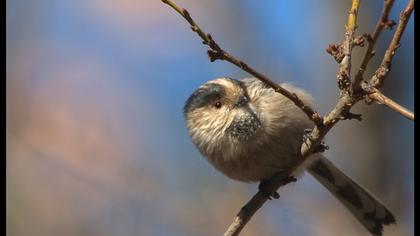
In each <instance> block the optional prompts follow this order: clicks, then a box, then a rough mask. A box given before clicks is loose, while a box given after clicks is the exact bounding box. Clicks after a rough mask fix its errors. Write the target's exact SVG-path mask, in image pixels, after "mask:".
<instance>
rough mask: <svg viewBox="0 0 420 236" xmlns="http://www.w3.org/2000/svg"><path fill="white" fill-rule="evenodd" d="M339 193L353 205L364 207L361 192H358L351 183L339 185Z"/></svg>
mask: <svg viewBox="0 0 420 236" xmlns="http://www.w3.org/2000/svg"><path fill="white" fill-rule="evenodd" d="M337 193H338V195H340V197H341V198H343V199H344V200H346V201H348V202H349V203H351V204H352V205H353V206H355V207H357V208H362V207H363V202H362V199H360V196H359V194H358V193H357V191H356V189H354V187H353V186H352V185H351V184H349V183H346V184H345V185H343V186H338V187H337Z"/></svg>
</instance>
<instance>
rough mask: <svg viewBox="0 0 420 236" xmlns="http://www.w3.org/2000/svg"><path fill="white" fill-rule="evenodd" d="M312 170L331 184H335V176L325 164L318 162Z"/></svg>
mask: <svg viewBox="0 0 420 236" xmlns="http://www.w3.org/2000/svg"><path fill="white" fill-rule="evenodd" d="M310 168H311V170H312V171H314V172H315V173H316V174H317V175H319V176H321V177H322V178H324V179H327V180H328V181H329V182H330V183H332V184H335V178H334V175H333V174H332V173H331V171H330V169H328V166H327V165H326V164H325V163H324V162H322V161H317V162H315V163H314V164H313V165H312V166H311V167H310Z"/></svg>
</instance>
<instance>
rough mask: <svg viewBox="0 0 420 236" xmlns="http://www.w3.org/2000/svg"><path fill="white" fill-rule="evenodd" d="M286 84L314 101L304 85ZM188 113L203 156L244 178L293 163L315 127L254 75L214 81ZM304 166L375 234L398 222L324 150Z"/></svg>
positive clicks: (257, 177) (304, 98)
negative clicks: (334, 163)
mask: <svg viewBox="0 0 420 236" xmlns="http://www.w3.org/2000/svg"><path fill="white" fill-rule="evenodd" d="M282 86H283V87H284V88H286V89H287V90H289V91H291V92H293V93H295V94H296V95H297V96H299V98H300V99H302V101H303V102H305V103H306V104H312V97H311V96H310V95H309V94H308V93H306V92H305V91H304V90H302V89H299V88H296V87H294V86H292V85H290V84H282ZM184 116H185V120H186V124H187V128H188V131H189V134H190V136H191V140H192V141H193V143H194V144H195V145H196V146H197V148H198V150H199V151H200V152H201V153H202V154H203V156H205V157H206V158H207V160H208V161H209V162H210V163H211V164H212V165H213V166H214V167H215V168H216V169H218V170H219V171H220V172H222V173H223V174H225V175H226V176H228V177H230V178H232V179H236V180H239V181H244V182H256V181H261V180H267V179H270V178H271V177H272V176H273V175H274V174H275V173H278V172H282V171H287V170H289V169H290V168H291V167H293V166H294V165H295V163H296V162H297V161H298V160H299V158H301V156H300V146H301V144H302V141H303V135H304V131H305V129H308V128H312V123H311V121H310V120H309V119H308V118H307V117H306V115H305V114H304V113H303V112H302V111H301V110H300V109H299V108H298V107H296V106H295V105H294V104H293V102H291V101H290V100H289V99H287V98H285V97H284V96H283V95H281V94H279V93H276V92H275V91H274V90H273V89H271V88H270V87H268V86H266V85H265V84H264V83H262V82H261V81H259V80H257V79H254V78H246V79H242V80H241V81H239V80H234V79H230V78H218V79H215V80H211V81H208V82H207V83H205V84H203V85H202V86H200V87H199V88H198V89H197V90H196V91H195V92H194V93H193V94H192V95H191V96H190V98H189V99H188V100H187V102H186V104H185V107H184ZM299 169H301V170H304V169H307V170H308V171H309V173H311V174H312V175H313V176H314V177H315V178H316V179H317V180H318V181H319V182H320V183H321V184H322V185H323V186H325V187H326V188H327V189H328V190H329V191H330V192H331V193H333V194H334V196H335V197H337V199H338V200H340V201H341V202H342V203H343V204H344V205H345V206H346V207H347V208H348V209H349V210H350V212H351V213H352V214H353V215H354V216H355V217H356V218H357V219H358V220H359V221H360V222H361V223H362V224H363V226H365V228H366V229H367V230H369V232H371V233H372V234H374V235H381V234H382V229H383V225H388V224H390V223H394V222H395V219H394V217H393V215H392V213H391V212H390V211H389V210H388V209H387V208H386V207H385V206H384V205H383V204H382V203H381V202H380V201H378V200H377V199H376V198H375V197H374V196H373V195H372V194H370V193H369V192H367V191H366V190H365V189H364V188H363V187H361V186H360V185H359V184H357V183H356V182H355V181H354V180H352V179H351V178H349V177H348V176H346V175H345V174H344V173H343V172H341V171H340V170H339V169H338V168H336V167H335V166H334V165H333V164H332V163H331V162H330V161H328V160H327V159H326V158H325V157H323V156H322V155H321V154H314V155H313V156H312V157H311V158H310V161H309V162H304V165H302V167H301V168H299Z"/></svg>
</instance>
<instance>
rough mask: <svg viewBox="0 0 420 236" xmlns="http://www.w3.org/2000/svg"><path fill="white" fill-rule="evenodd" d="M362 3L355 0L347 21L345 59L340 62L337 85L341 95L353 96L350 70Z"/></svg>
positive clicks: (344, 45) (344, 47)
mask: <svg viewBox="0 0 420 236" xmlns="http://www.w3.org/2000/svg"><path fill="white" fill-rule="evenodd" d="M359 5H360V1H359V0H353V1H352V4H351V9H350V11H349V16H348V19H347V25H346V32H345V34H344V42H343V44H342V47H343V48H342V50H343V55H344V57H343V59H342V60H341V62H340V66H339V69H338V73H337V84H338V88H339V89H340V90H341V93H343V92H346V93H350V94H352V93H353V91H352V89H353V88H352V84H351V81H350V70H351V52H352V49H353V38H354V31H355V30H356V28H357V23H356V22H357V12H358V10H359Z"/></svg>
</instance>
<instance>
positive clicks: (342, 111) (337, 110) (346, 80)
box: [162, 0, 414, 236]
mask: <svg viewBox="0 0 420 236" xmlns="http://www.w3.org/2000/svg"><path fill="white" fill-rule="evenodd" d="M162 1H163V2H164V3H166V4H168V5H169V6H171V7H172V8H173V9H175V10H176V11H177V12H178V13H179V14H180V15H182V16H183V17H184V18H185V19H186V20H187V21H188V23H189V24H190V25H191V29H192V30H193V31H194V32H196V33H197V34H198V35H199V36H200V38H201V39H203V43H204V44H206V45H207V46H208V47H209V50H208V51H207V53H208V55H209V57H210V60H211V61H215V60H226V61H228V62H230V63H232V64H234V65H236V66H238V67H239V68H241V69H242V70H244V71H246V72H248V73H250V74H252V75H253V76H255V77H256V78H258V79H259V80H261V81H262V82H264V83H266V84H267V85H269V86H270V87H272V88H273V89H274V90H275V91H276V92H278V93H281V94H282V95H284V96H285V97H287V98H289V99H290V100H291V101H293V102H294V103H295V105H297V106H298V107H299V108H300V109H302V110H303V111H304V112H305V114H306V115H307V116H308V117H309V118H310V119H311V120H312V121H314V123H315V124H316V126H315V127H314V128H313V129H312V131H311V133H310V134H309V135H308V136H307V138H306V139H305V141H304V142H303V144H302V146H301V155H302V158H300V159H299V162H298V163H297V164H296V165H295V166H294V167H293V168H290V169H289V170H288V171H287V172H286V171H285V172H282V174H277V175H275V176H273V178H272V179H271V180H270V181H268V182H266V184H265V187H264V193H262V192H261V191H258V192H257V193H256V194H255V195H254V196H253V197H252V198H251V199H250V200H249V201H248V203H247V204H246V205H245V206H244V207H242V208H241V210H240V211H239V213H238V214H237V215H236V217H235V218H234V221H233V222H232V224H231V225H230V226H229V228H228V230H227V231H226V232H225V234H224V235H225V236H230V235H238V234H239V233H240V231H241V230H242V228H243V227H244V226H245V225H246V224H247V222H248V221H249V220H250V219H251V217H252V216H253V215H254V214H255V212H256V211H257V210H258V209H259V208H261V206H262V205H263V204H264V203H265V202H266V201H267V200H268V197H267V196H270V195H272V194H273V193H275V192H276V191H277V189H278V188H280V187H281V186H283V185H285V184H287V183H288V182H287V179H288V177H289V176H290V175H291V174H292V173H293V172H294V171H295V170H296V169H297V168H299V167H300V166H301V165H302V164H303V162H305V161H306V160H307V159H308V158H309V157H310V156H311V154H313V153H314V152H315V151H316V150H317V147H319V145H320V144H321V143H322V140H323V139H324V137H325V135H326V134H327V133H328V132H329V131H330V129H331V128H332V127H334V125H335V124H337V123H338V121H340V120H343V119H360V115H356V114H352V113H351V112H350V109H351V108H352V106H353V105H354V104H356V103H357V102H359V101H360V100H362V99H363V96H359V95H355V94H353V85H352V84H351V82H350V70H351V52H352V48H353V46H354V45H356V44H358V43H356V41H360V40H356V41H355V40H354V32H355V30H356V28H357V12H358V9H359V5H360V1H359V0H352V6H351V10H350V11H349V16H348V20H347V24H346V30H345V41H344V42H343V45H342V51H343V55H344V56H343V58H342V60H341V61H340V66H339V71H338V75H337V78H338V84H339V88H340V90H341V94H340V98H339V99H338V102H337V104H336V105H335V107H334V108H333V109H332V110H331V112H329V113H328V114H327V115H326V116H324V117H320V116H319V114H318V113H317V112H315V111H314V110H312V109H311V108H310V107H309V106H307V105H305V104H304V103H303V102H302V101H301V100H300V99H299V98H298V97H297V96H296V94H293V93H290V92H289V91H287V90H285V89H284V88H282V87H281V86H279V85H277V84H276V83H275V82H273V81H271V80H270V79H268V78H267V77H266V76H264V75H262V74H261V73H259V72H257V71H255V70H254V69H252V68H251V67H249V66H248V65H247V64H246V63H244V62H243V61H240V60H238V59H236V58H235V57H233V56H232V55H230V54H229V53H227V52H226V51H224V50H223V49H222V48H220V46H219V45H218V44H217V43H216V42H215V41H214V40H213V38H212V37H211V36H210V34H206V33H204V32H203V31H202V30H201V28H200V27H199V26H198V25H197V24H196V23H195V22H194V20H193V19H192V18H191V16H190V14H189V13H188V11H187V10H185V9H182V8H179V7H178V6H176V5H175V4H174V3H172V2H171V1H170V0H162ZM387 2H390V1H387ZM413 2H414V0H410V4H411V5H413ZM388 4H389V3H388ZM410 4H409V6H411V5H410ZM389 8H390V7H389ZM384 11H389V10H387V8H385V10H384ZM411 12H412V6H411V10H410V7H407V8H406V10H405V11H404V12H403V14H401V18H400V23H399V25H398V29H397V31H396V33H395V34H394V38H393V40H392V42H391V43H390V46H389V49H392V51H390V52H393V51H395V49H396V48H397V45H399V41H400V38H401V35H402V33H403V31H404V28H405V25H406V24H407V22H406V21H407V20H408V18H409V17H410V14H411ZM387 14H388V13H386V14H385V13H383V14H382V16H384V15H385V16H387ZM387 24H388V26H391V25H392V24H391V23H389V22H388V23H387ZM375 32H376V30H375ZM374 35H375V34H374ZM378 36H379V33H378ZM378 36H376V38H377V37H378ZM374 37H375V36H374ZM375 40H376V39H375ZM359 45H360V43H359ZM372 47H373V44H372ZM371 50H372V49H371ZM388 51H389V50H388ZM388 51H387V53H386V54H385V56H384V59H383V63H382V65H381V67H386V68H389V65H390V62H391V60H392V56H393V53H390V52H388ZM390 54H391V55H390ZM366 65H367V63H366ZM388 70H389V69H388ZM369 87H370V88H372V87H371V86H369ZM363 92H364V93H363V94H362V95H366V94H368V93H367V90H366V91H365V90H363ZM371 94H377V95H378V94H379V93H376V92H375V93H371ZM375 96H376V95H373V97H374V98H373V99H375ZM382 98H384V97H382ZM382 100H384V99H382ZM386 103H387V104H390V102H389V101H387V102H386ZM386 103H385V102H384V104H386Z"/></svg>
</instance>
